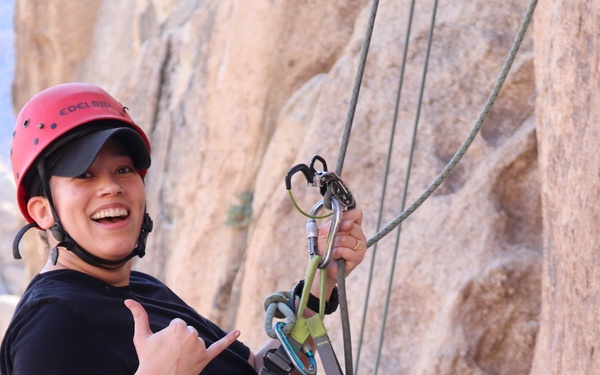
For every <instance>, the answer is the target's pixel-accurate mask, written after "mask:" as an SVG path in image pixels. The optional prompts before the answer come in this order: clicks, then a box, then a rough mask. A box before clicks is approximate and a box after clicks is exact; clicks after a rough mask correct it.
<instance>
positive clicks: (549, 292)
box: [533, 2, 600, 374]
mask: <svg viewBox="0 0 600 375" xmlns="http://www.w3.org/2000/svg"><path fill="white" fill-rule="evenodd" d="M548 3H550V2H548ZM589 5H590V6H586V7H581V4H577V3H576V2H575V3H569V2H564V3H563V2H555V3H553V4H540V5H539V6H541V8H540V9H539V12H538V13H537V15H536V19H535V21H536V29H535V34H534V35H535V42H536V51H535V58H536V69H535V72H536V83H537V86H538V92H539V95H538V98H537V101H538V103H540V107H539V108H538V109H537V110H536V115H537V117H538V129H539V134H540V137H539V149H540V158H539V160H540V171H541V173H540V177H541V181H542V202H543V218H544V220H543V223H544V226H543V232H544V237H543V238H544V272H543V285H544V288H543V293H542V300H543V303H544V309H542V311H543V313H542V315H541V326H540V334H539V339H538V345H537V347H536V353H535V362H534V367H533V369H534V370H533V372H534V373H535V374H550V373H552V374H593V373H596V372H598V368H600V358H599V357H598V353H596V346H598V337H599V336H600V326H599V325H598V316H599V315H598V313H597V311H598V306H599V304H600V283H599V279H598V264H599V263H598V259H599V258H598V238H597V229H596V226H597V223H598V215H599V212H600V203H599V202H600V200H599V197H600V190H599V188H598V187H599V186H600V185H599V184H598V179H599V173H598V166H599V165H600V155H599V154H598V137H600V127H599V126H598V121H599V120H600V112H599V110H600V99H599V98H598V96H597V95H596V92H597V90H598V85H599V80H598V78H599V75H600V71H599V70H598V64H597V63H596V61H597V56H598V43H599V37H598V35H599V32H600V30H599V28H600V27H599V26H598V24H597V23H596V22H594V21H593V20H595V19H597V17H598V16H599V15H600V5H599V4H589ZM563 17H568V18H569V19H572V20H579V21H578V22H577V23H570V22H566V21H565V18H563ZM538 25H539V28H538V27H537V26H538ZM550 27H552V28H553V30H554V32H553V33H552V35H549V34H548V33H544V32H543V30H548V29H549V28H550ZM537 61H539V64H538V62H537ZM544 108H552V110H551V111H550V110H549V111H546V110H543V109H544ZM546 306H547V307H548V308H546Z"/></svg>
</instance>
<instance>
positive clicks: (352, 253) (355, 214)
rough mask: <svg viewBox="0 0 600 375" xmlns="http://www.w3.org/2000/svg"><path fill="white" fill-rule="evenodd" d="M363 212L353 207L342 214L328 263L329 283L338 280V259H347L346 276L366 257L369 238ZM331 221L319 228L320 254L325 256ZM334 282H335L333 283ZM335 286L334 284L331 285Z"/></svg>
mask: <svg viewBox="0 0 600 375" xmlns="http://www.w3.org/2000/svg"><path fill="white" fill-rule="evenodd" d="M362 218H363V214H362V211H361V210H360V209H357V208H355V209H352V210H348V211H346V212H344V213H343V214H342V219H341V223H340V227H339V230H338V234H337V236H336V238H335V242H334V244H333V253H332V254H331V261H330V262H329V264H328V265H327V279H328V282H327V284H328V285H335V283H336V282H337V260H338V259H344V260H345V261H346V276H348V275H349V274H350V272H352V270H354V269H355V268H356V266H358V265H359V264H360V263H361V262H362V261H363V259H364V257H365V253H366V250H367V240H366V237H365V234H364V232H363V230H362V227H361V224H362ZM330 226H331V222H330V223H328V224H326V225H324V226H322V227H321V228H319V234H318V247H319V255H321V256H323V253H324V251H325V250H324V249H325V244H326V242H327V236H328V234H329V227H330ZM332 283H333V284H332ZM331 288H333V286H331Z"/></svg>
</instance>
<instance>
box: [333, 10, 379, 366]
mask: <svg viewBox="0 0 600 375" xmlns="http://www.w3.org/2000/svg"><path fill="white" fill-rule="evenodd" d="M378 7H379V0H373V1H372V3H371V9H370V12H369V21H368V23H367V31H366V33H365V38H364V39H363V43H362V46H361V51H360V58H359V64H358V70H357V73H356V77H355V79H354V87H353V89H352V95H351V99H350V105H349V109H348V114H347V116H346V124H345V125H344V132H343V134H342V141H341V144H340V150H339V153H338V159H337V164H336V167H335V172H336V173H337V175H338V176H341V175H342V168H343V167H344V160H345V157H346V151H347V149H348V143H349V141H350V133H351V131H352V123H353V121H354V114H355V112H356V105H357V103H358V95H359V93H360V87H361V83H362V78H363V75H364V71H365V65H366V63H367V56H368V55H369V46H370V44H371V37H372V35H373V29H374V28H375V18H376V16H377V8H378ZM337 285H338V295H339V301H340V318H341V324H342V336H343V341H344V365H345V369H346V375H353V374H354V370H353V367H352V335H351V332H350V317H349V314H348V298H347V295H346V262H345V261H344V260H343V259H339V260H338V261H337Z"/></svg>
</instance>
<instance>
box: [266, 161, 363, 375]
mask: <svg viewBox="0 0 600 375" xmlns="http://www.w3.org/2000/svg"><path fill="white" fill-rule="evenodd" d="M317 161H318V162H320V164H321V166H322V168H323V169H322V170H317V169H315V163H316V162H317ZM298 172H301V173H302V174H303V175H304V177H305V179H306V182H307V184H308V186H313V187H318V188H319V191H320V193H321V195H322V196H323V198H322V199H321V200H319V202H317V203H316V204H315V205H314V206H313V208H312V210H311V211H310V214H307V213H305V212H304V211H302V210H301V209H300V208H299V207H297V205H296V204H295V203H294V205H295V206H296V207H297V208H298V210H299V211H300V212H302V213H303V214H304V215H305V216H308V222H307V224H306V238H307V242H308V254H309V265H308V268H307V271H306V275H305V279H304V280H301V281H300V283H298V285H296V287H295V288H294V290H293V291H292V292H278V293H274V294H272V295H270V296H269V297H267V299H266V300H265V304H264V307H265V312H266V314H265V331H266V332H267V335H269V337H271V338H274V339H278V340H279V341H280V343H281V345H280V346H279V347H278V348H277V349H271V350H269V351H268V352H267V353H266V355H265V356H264V358H263V362H264V365H263V368H262V369H261V372H260V374H261V375H267V374H277V375H279V374H281V375H284V374H289V373H291V372H292V371H294V370H296V371H298V372H300V373H301V374H303V375H314V374H316V373H317V364H316V360H315V356H314V353H313V351H312V348H311V347H310V345H308V343H307V342H306V341H307V339H308V338H309V337H310V338H312V340H313V341H314V344H315V346H316V348H317V352H318V354H319V356H320V358H321V363H322V364H323V367H324V370H325V373H326V374H329V375H337V374H339V375H342V374H343V373H342V370H341V367H340V365H339V362H338V360H337V357H336V356H335V352H334V351H333V347H332V345H331V341H330V340H329V337H328V336H327V331H326V329H325V326H324V325H323V318H324V316H325V315H326V314H330V313H332V312H333V311H335V308H336V307H337V303H338V298H339V297H338V294H337V289H334V292H333V293H332V295H331V297H330V301H329V303H327V302H325V299H326V281H327V270H326V268H327V265H328V264H329V262H330V260H331V255H332V252H333V245H334V240H335V237H336V235H337V232H338V230H339V226H340V221H341V217H342V213H343V212H344V211H347V210H349V209H352V208H354V207H356V202H355V200H354V196H353V195H352V193H351V192H350V190H349V189H348V187H347V186H346V184H345V183H344V182H343V181H342V180H341V178H340V177H339V176H338V175H337V174H336V173H334V172H330V171H328V170H327V163H326V162H325V160H324V159H323V158H322V157H320V156H318V155H315V156H314V157H313V158H312V160H311V162H310V164H309V165H306V164H298V165H296V166H294V167H292V168H291V169H290V170H289V171H288V173H287V175H286V177H285V186H286V189H287V190H288V192H289V193H290V197H291V198H292V201H293V196H292V195H291V189H292V183H291V179H292V177H293V175H294V174H296V173H298ZM324 208H325V209H330V210H331V211H332V212H331V215H325V216H317V214H318V213H319V211H320V210H322V209H324ZM328 216H331V225H330V228H329V233H328V235H327V240H326V243H325V250H324V252H323V257H321V256H320V255H319V254H318V252H317V235H318V226H317V223H316V219H318V218H324V217H328ZM317 271H319V272H320V275H319V279H320V285H319V298H318V303H317V302H316V301H315V299H316V297H314V296H312V295H311V294H310V289H311V286H312V282H313V279H314V277H315V275H316V273H317ZM296 297H300V302H299V305H298V309H297V311H295V310H296V309H295V303H296ZM307 307H308V308H309V309H310V310H313V311H314V312H315V313H316V314H315V315H313V316H311V317H310V318H305V317H304V312H305V310H306V308H307ZM275 317H277V318H280V319H281V318H285V319H286V321H285V323H284V322H281V321H279V322H275V323H273V319H274V318H275ZM298 353H302V354H303V355H304V356H305V357H306V360H307V361H308V368H306V366H305V365H304V363H303V362H302V360H301V359H300V357H299V355H298Z"/></svg>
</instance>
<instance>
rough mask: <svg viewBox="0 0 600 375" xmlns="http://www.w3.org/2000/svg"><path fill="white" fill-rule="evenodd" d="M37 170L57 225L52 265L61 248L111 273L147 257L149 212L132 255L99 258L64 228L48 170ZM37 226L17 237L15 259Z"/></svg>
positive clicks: (53, 234)
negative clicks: (59, 216)
mask: <svg viewBox="0 0 600 375" xmlns="http://www.w3.org/2000/svg"><path fill="white" fill-rule="evenodd" d="M37 169H38V172H39V174H40V179H41V180H42V185H43V187H44V190H45V191H46V195H47V197H48V202H49V204H50V211H51V213H52V216H53V217H54V222H55V224H54V225H53V226H52V228H51V232H52V237H54V238H55V239H56V240H57V241H58V244H57V245H56V246H55V247H54V248H53V249H52V252H51V260H52V264H54V265H56V262H57V261H58V248H59V247H64V248H65V249H67V250H68V251H71V252H73V254H75V255H76V256H77V257H78V258H79V259H81V260H83V261H84V262H86V263H87V264H89V265H92V266H94V267H98V268H102V269H105V270H111V271H112V270H117V269H119V268H121V267H123V265H125V263H127V261H128V260H130V259H131V258H133V257H134V256H136V255H137V256H139V257H140V258H142V257H143V256H144V255H146V240H147V239H148V234H149V233H150V232H152V227H153V222H152V219H151V218H150V215H148V213H147V212H144V221H143V222H142V227H141V228H140V235H139V237H138V241H137V243H136V245H135V247H134V248H133V250H132V251H131V253H129V255H127V256H126V257H124V258H122V259H119V260H108V259H104V258H100V257H97V256H95V255H94V254H92V253H90V252H89V251H87V250H86V249H84V248H83V247H82V246H80V245H79V244H78V243H77V242H75V240H74V239H73V238H72V237H71V236H70V235H69V234H68V233H67V231H65V229H64V228H63V227H62V225H61V223H60V220H59V218H58V215H57V214H56V211H55V210H54V202H53V200H52V193H51V191H50V183H49V179H48V178H46V170H45V169H46V168H45V165H44V162H40V163H38V165H37ZM36 226H37V224H35V223H29V224H27V225H25V226H24V227H23V228H21V230H20V231H19V232H18V233H17V236H16V237H15V239H14V241H13V256H14V258H15V259H21V255H20V254H19V242H21V238H22V237H23V235H24V234H25V232H27V231H28V230H29V229H31V228H34V227H36Z"/></svg>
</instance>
